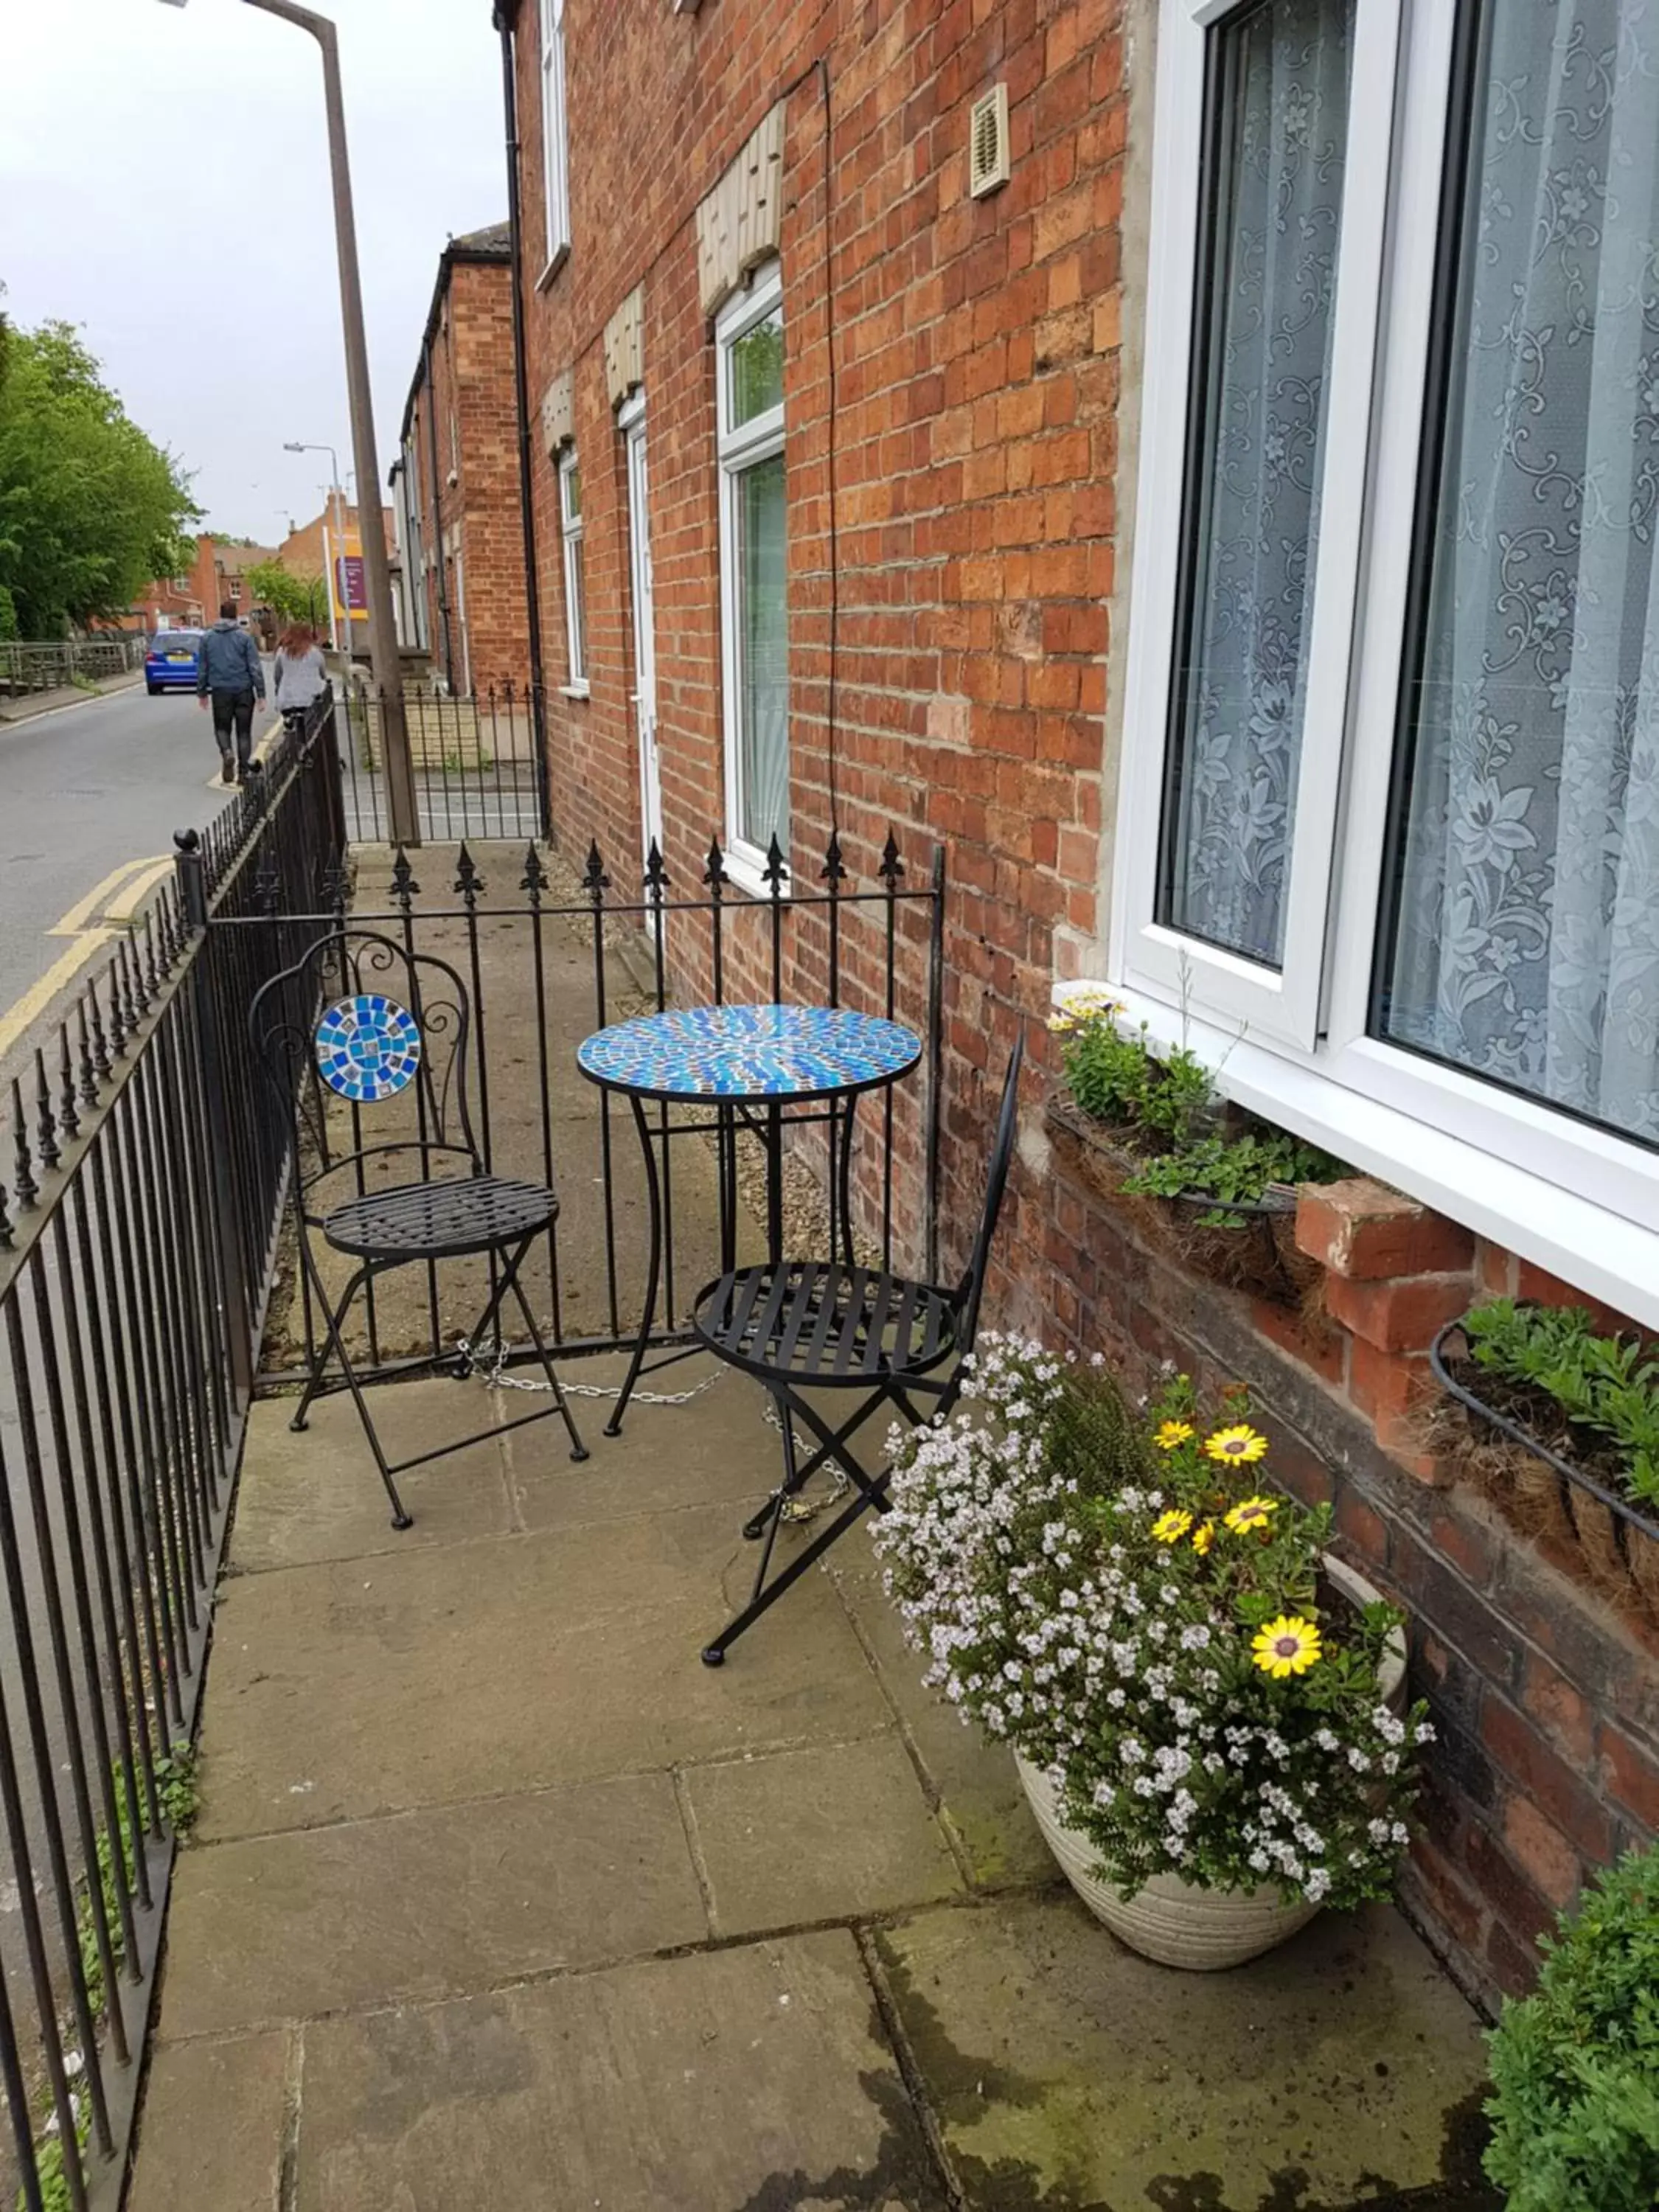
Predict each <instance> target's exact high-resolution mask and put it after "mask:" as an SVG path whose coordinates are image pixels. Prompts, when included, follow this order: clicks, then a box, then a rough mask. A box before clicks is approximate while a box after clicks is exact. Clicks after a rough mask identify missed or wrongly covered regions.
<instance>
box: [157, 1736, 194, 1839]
mask: <svg viewBox="0 0 1659 2212" xmlns="http://www.w3.org/2000/svg"><path fill="white" fill-rule="evenodd" d="M199 1764H200V1754H199V1753H197V1748H196V1746H195V1745H194V1744H193V1743H191V1742H190V1741H188V1740H187V1739H185V1738H183V1737H181V1738H180V1739H179V1741H178V1742H177V1743H175V1744H174V1745H173V1747H172V1749H171V1750H170V1751H169V1752H168V1753H167V1757H166V1758H165V1759H157V1760H156V1762H155V1795H156V1798H157V1800H158V1801H159V1802H160V1804H161V1817H162V1819H163V1820H165V1821H166V1822H167V1826H168V1827H170V1828H171V1829H172V1831H173V1834H174V1835H175V1836H176V1837H177V1838H178V1839H179V1842H180V1843H181V1844H182V1843H184V1842H185V1840H186V1838H188V1837H189V1834H190V1832H191V1829H192V1828H193V1827H194V1826H195V1825H196V1815H197V1812H198V1811H199V1810H200V1809H201V1802H202V1791H201V1781H200V1778H199V1773H198V1767H199Z"/></svg>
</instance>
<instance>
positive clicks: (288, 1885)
mask: <svg viewBox="0 0 1659 2212" xmlns="http://www.w3.org/2000/svg"><path fill="white" fill-rule="evenodd" d="M706 1936H708V1923H707V1920H706V1918H705V1916H704V1912H703V1906H702V1893H701V1892H700V1890H699V1888H698V1886H697V1878H696V1869H695V1868H694V1866H693V1863H692V1859H691V1854H690V1848H689V1846H688V1844H687V1842H686V1837H685V1830H684V1824H683V1823H682V1821H681V1819H680V1814H679V1809H678V1805H677V1804H676V1802H675V1797H674V1785H673V1783H672V1781H671V1778H669V1777H668V1776H667V1775H665V1774H655V1775H639V1776H634V1777H629V1778H624V1779H620V1780H617V1781H611V1782H599V1783H593V1784H588V1785H586V1786H585V1787H582V1788H579V1789H574V1790H551V1791H549V1792H547V1793H545V1794H544V1795H539V1796H532V1797H508V1798H497V1799H490V1800H488V1801H486V1802H483V1803H481V1804H472V1805H459V1806H452V1807H447V1808H442V1809H441V1810H437V1811H427V1812H420V1813H406V1814H397V1815H394V1816H392V1818H389V1819H386V1820H367V1821H356V1822H352V1823H350V1824H349V1825H347V1826H339V1827H332V1828H322V1829H311V1830H307V1831H303V1832H300V1833H298V1834H292V1835H283V1836H267V1837H260V1838H254V1839H252V1840H250V1841H247V1842H244V1843H227V1844H205V1845H197V1846H196V1847H194V1848H192V1849H191V1850H189V1851H187V1852H186V1853H185V1854H184V1856H183V1857H182V1858H181V1859H180V1861H179V1870H178V1875H177V1884H176V1887H175V1889H174V1892H173V1904H172V1906H171V1917H170V1920H169V1933H168V1956H169V1965H168V1969H167V1985H166V1996H165V2002H164V2004H163V2008H162V2015H161V2033H162V2034H163V2035H164V2036H169V2037H172V2036H188V2035H197V2034H202V2033H208V2032H211V2031H215V2030H222V2029H226V2028H231V2027H252V2026H256V2025H260V2024H263V2023H265V2022H269V2021H276V2020H283V2019H302V2018H305V2017H307V2016H312V2015H318V2014H320V2013H325V2012H331V2011H337V2010H338V2009H340V2008H342V2007H347V2006H362V2005H374V2004H384V2003H387V2002H393V2001H397V2000H402V1999H407V1998H411V1997H446V1996H463V1995H465V1994H466V1993H467V1992H468V1991H470V1990H482V1989H489V1988H490V1987H492V1986H495V1985H496V1984H500V1983H501V1982H504V1981H507V1980H509V1979H511V1978H514V1977H516V1976H520V1975H524V1974H529V1973H538V1972H551V1971H554V1970H556V1969H568V1968H571V1967H577V1966H592V1965H594V1964H597V1963H599V1962H600V1961H606V1960H614V1959H624V1958H632V1957H639V1956H642V1955H643V1954H647V1953H649V1952H653V1951H665V1950H671V1949H674V1948H678V1947H679V1946H682V1945H685V1944H689V1943H695V1942H701V1941H702V1940H703V1939H704V1938H705V1937H706Z"/></svg>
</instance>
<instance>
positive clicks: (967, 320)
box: [518, 0, 1126, 1253]
mask: <svg viewBox="0 0 1659 2212" xmlns="http://www.w3.org/2000/svg"><path fill="white" fill-rule="evenodd" d="M1118 15H1119V7H1118V4H1117V0H882V4H880V5H874V4H871V0H830V4H829V5H828V6H826V7H824V8H823V9H810V10H809V9H799V8H780V7H777V6H775V4H771V0H720V4H719V5H717V6H715V7H712V8H707V9H704V10H703V11H702V14H701V15H685V16H673V15H669V14H668V13H667V11H666V10H665V8H664V7H663V6H662V5H660V4H659V0H618V4H617V5H615V6H612V7H607V8H603V9H600V8H582V9H571V10H570V11H569V15H568V19H567V76H568V101H569V114H570V117H571V122H572V128H571V134H570V191H571V229H572V241H573V242H572V250H571V252H570V255H569V258H568V261H567V262H566V264H564V266H563V267H562V269H561V270H559V271H558V272H557V273H556V275H554V276H552V277H551V278H550V280H549V281H548V282H547V283H546V284H545V286H544V288H543V289H535V287H536V280H537V278H538V276H540V275H541V263H542V258H543V256H542V240H543V238H544V215H543V204H542V188H541V174H542V154H541V116H540V91H539V76H538V55H537V52H536V27H535V13H534V11H533V10H532V9H529V8H523V9H520V15H519V55H518V94H519V100H520V137H521V141H522V144H523V149H524V154H523V167H522V181H523V190H524V229H525V236H526V248H527V259H526V268H525V269H524V270H522V271H521V272H520V273H521V278H522V280H523V282H524V283H525V288H526V307H527V317H528V343H529V366H530V382H531V392H532V404H539V402H540V399H541V396H542V394H543V392H544V391H545V389H546V387H547V386H548V384H549V382H550V380H551V379H552V378H553V377H554V376H555V375H556V374H557V373H559V372H560V371H562V370H563V369H565V368H573V369H574V406H575V426H576V444H577V449H578V454H579V457H580V463H581V467H582V474H583V483H584V495H585V504H586V575H587V598H588V610H589V611H588V640H587V647H588V661H589V672H590V678H591V684H592V690H591V696H589V697H588V698H586V700H580V701H572V700H566V699H564V698H562V697H560V696H557V695H556V696H555V697H554V699H553V702H552V705H553V712H552V716H551V720H552V732H551V781H552V789H553V799H554V808H555V812H556V817H557V821H558V825H559V829H560V834H561V836H562V837H563V838H564V839H565V840H566V841H567V842H570V843H572V844H574V845H575V846H577V847H579V848H580V847H581V846H585V844H586V841H587V840H588V839H589V838H590V837H595V838H597V839H598V840H599V844H600V846H601V848H602V850H603V852H604V854H605V856H606V858H607V860H608V861H609V862H610V863H611V868H612V872H613V873H615V874H617V875H618V877H620V876H621V875H622V874H623V872H625V871H626V870H627V869H628V868H629V866H635V865H636V862H635V855H636V854H638V852H639V846H640V829H639V796H638V769H637V763H636V757H635V737H634V732H633V726H632V721H631V716H630V711H629V692H630V690H631V689H632V682H633V677H632V652H631V647H630V639H629V593H628V584H627V536H626V530H627V522H626V506H625V500H626V489H625V481H624V471H623V451H622V444H621V441H620V439H619V438H618V437H617V433H616V430H615V427H614V422H613V418H612V414H611V406H610V404H609V399H608V396H607V392H606V389H605V368H604V362H603V353H602V336H603V331H604V328H605V323H606V321H607V319H609V317H610V316H611V314H612V313H613V312H614V311H615V309H616V308H617V306H618V304H619V303H620V302H621V301H623V298H624V297H625V296H626V295H627V294H628V293H629V291H630V290H631V289H632V288H633V287H634V286H635V284H641V285H642V287H643V297H644V354H645V389H646V393H647V424H648V432H647V435H648V440H649V459H650V469H651V477H652V513H651V527H652V532H653V553H654V574H655V584H656V618H657V659H658V668H659V679H658V690H659V717H660V729H659V742H660V746H661V753H662V781H663V805H664V812H665V821H666V823H667V836H666V841H667V860H668V866H669V870H670V873H671V878H673V879H674V881H675V882H676V883H677V884H680V885H684V886H691V885H695V884H696V882H697V880H698V878H699V877H700V875H701V873H702V866H703V857H704V853H705V850H706V848H707V844H708V836H709V834H710V832H711V830H713V829H716V828H718V827H719V826H720V824H721V823H722V821H723V812H724V808H723V795H722V749H721V734H720V617H719V593H718V568H717V561H716V483H715V433H714V349H713V345H712V343H711V341H710V336H709V332H708V326H707V324H706V321H705V319H704V317H703V314H702V309H701V307H700V305H699V301H698V292H697V276H696V233H695V213H696V206H697V204H698V202H699V201H700V200H701V199H702V197H703V196H704V195H705V194H706V193H708V191H711V190H712V189H713V188H714V185H716V183H717V182H718V180H719V179H720V174H721V173H722V171H723V170H724V169H725V168H726V165H727V164H728V163H729V162H730V161H732V158H733V157H734V156H735V155H737V154H738V151H739V149H741V148H742V146H743V145H744V142H745V141H746V139H747V138H748V137H749V135H750V132H751V131H753V130H754V128H755V127H756V125H757V123H758V122H759V121H760V119H761V118H762V117H763V115H764V114H765V113H766V112H767V111H768V110H769V108H770V107H771V106H772V105H773V103H774V102H775V100H778V99H779V98H780V96H781V95H782V94H785V93H786V91H787V92H788V98H787V131H786V146H785V163H784V178H783V194H782V205H783V215H782V239H781V266H782V272H783V285H784V293H783V303H784V317H785V330H786V350H787V362H786V370H785V404H786V416H787V454H786V459H787V471H788V486H789V492H788V496H789V535H790V554H789V562H790V568H789V615H790V659H791V679H792V738H793V789H792V793H791V810H792V817H793V824H794V838H795V847H796V853H795V857H796V860H797V862H798V865H799V867H800V869H801V871H802V872H803V873H804V874H805V876H806V877H808V878H811V876H813V875H815V873H816V871H817V866H818V865H819V863H818V860H817V857H816V856H817V854H821V853H822V850H823V842H824V839H825V836H826V835H827V831H828V828H829V774H828V762H827V746H826V740H827V736H828V698H829V683H828V678H829V652H828V646H829V599H830V573H829V527H828V525H829V506H828V493H829V424H828V359H827V350H826V343H825V339H826V327H827V321H828V318H827V314H826V286H828V288H829V296H830V298H831V299H832V300H833V307H834V319H835V325H836V334H835V346H836V367H837V369H838V392H837V398H838V402H839V406H838V422H837V426H836V484H837V504H836V514H837V520H838V524H839V548H838V550H839V576H838V590H839V601H840V617H839V625H838V639H839V653H838V658H837V665H836V672H837V677H838V683H837V699H836V703H837V724H838V738H837V755H838V772H837V784H838V796H839V802H840V805H839V814H840V823H841V831H842V840H843V842H844V843H845V845H846V847H847V849H848V860H849V864H850V865H851V866H852V868H853V870H854V874H855V876H856V877H858V878H860V880H862V881H866V882H867V881H869V880H870V879H871V878H872V875H873V871H874V865H875V860H876V857H877V854H878V851H879V848H880V846H881V844H882V842H883V840H884V838H885V836H886V835H887V831H888V828H889V826H890V823H896V825H897V827H898V829H899V832H900V836H901V839H902V842H904V843H905V846H906V848H907V851H908V853H909V854H910V857H911V860H912V865H913V866H915V865H916V864H917V863H918V861H921V862H923V863H924V864H925V850H926V848H927V845H928V844H929V843H930V842H932V841H933V840H934V839H941V840H944V841H946V842H948V844H949V847H950V854H951V860H950V872H951V890H950V922H951V974H950V977H949V982H948V988H947V994H946V1019H947V1022H948V1024H949V1054H948V1060H947V1067H946V1080H945V1095H946V1101H947V1115H948V1120H949V1127H950V1128H951V1133H952V1134H953V1136H955V1137H957V1138H959V1139H960V1142H958V1143H955V1144H951V1145H947V1146H946V1148H945V1194H944V1195H945V1221H946V1229H947V1237H946V1243H947V1249H948V1250H949V1251H951V1252H952V1253H959V1252H960V1250H961V1249H962V1245H963V1241H964V1238H965V1233H966V1226H967V1225H968V1224H969V1222H970V1220H971V1218H972V1216H973V1214H974V1212H975V1210H976V1207H977V1202H978V1185H979V1178H980V1174H981V1160H982V1156H983V1146H984V1137H985V1131H986V1128H987V1124H988V1122H989V1121H990V1119H991V1118H992V1115H994V1096H995V1092H996V1091H997V1089H998V1088H999V1086H1000V1075H1001V1066H1002V1060H1003V1057H1004V1055H1005V1054H1006V1051H1007V1049H1008V1047H1009V1044H1010V1042H1012V1032H1013V1028H1014V1025H1015V1022H1016V1018H1017V1017H1016V1015H1015V1013H1014V1012H1013V1010H1014V1009H1015V1008H1019V1009H1021V1010H1023V1012H1024V1013H1025V1014H1026V1015H1028V1016H1030V1015H1031V1014H1033V1013H1034V1012H1036V1010H1038V1009H1040V1008H1042V1006H1044V1005H1045V1004H1046V1000H1047V996H1048V987H1049V981H1050V977H1051V974H1052V969H1053V955H1052V937H1053V930H1054V924H1055V923H1056V921H1066V922H1068V923H1069V924H1070V925H1071V926H1073V927H1075V928H1078V929H1080V930H1084V931H1089V930H1091V929H1092V927H1093V924H1094V919H1095V884H1096V880H1097V850H1096V842H1097V829H1098V826H1099V821H1100V787H1101V779H1102V765H1103V764H1102V731H1101V722H1100V713H1101V708H1102V704H1103V687H1104V670H1103V653H1104V648H1105V645H1106V632H1107V617H1106V611H1105V600H1106V597H1107V594H1108V592H1109V590H1110V587H1111V584H1112V556H1113V530H1114V498H1113V489H1112V484H1113V471H1114V467H1115V452H1116V410H1117V398H1118V360H1117V353H1118V327H1119V314H1118V309H1117V290H1116V288H1117V284H1118V276H1119V258H1120V244H1119V235H1118V211H1119V204H1120V199H1121V166H1122V157H1123V149H1124V141H1125V112H1126V93H1125V88H1124V78H1123V64H1122V48H1121V39H1120V37H1119V27H1118ZM820 58H821V59H822V60H823V62H824V63H825V64H826V65H827V70H828V76H829V99H830V107H831V128H830V138H829V191H828V196H827V197H828V207H829V240H828V241H826V238H825V209H826V192H825V182H824V160H825V148H824V129H825V114H824V105H823V88H822V86H821V83H820V81H819V77H818V75H817V71H816V69H815V66H814V65H815V64H817V62H818V61H819V60H820ZM999 81H1001V82H1006V86H1007V88H1008V96H1009V105H1010V118H1011V137H1012V181H1011V182H1010V184H1009V185H1008V186H1007V187H1006V189H1005V190H1004V191H1000V192H999V193H997V194H995V195H994V196H993V197H990V198H988V199H985V200H981V201H977V202H975V201H973V200H970V199H969V197H968V196H967V191H966V181H967V174H966V164H967V137H968V116H969V106H970V104H971V102H972V100H973V99H974V98H975V95H977V94H980V93H981V92H982V91H984V90H986V89H987V88H989V87H990V86H991V85H992V84H994V83H995V82H999ZM792 86H793V90H789V89H788V88H790V87H792ZM826 243H827V244H828V246H829V268H828V270H826ZM540 442H541V441H539V439H538V447H539V446H540ZM536 499H537V511H538V534H539V543H540V545H541V548H542V560H541V580H542V592H543V603H544V625H545V629H546V635H547V661H548V670H549V677H550V682H554V683H556V682H557V680H558V678H559V676H560V673H561V671H562V667H563V663H564V647H563V637H564V616H563V604H562V568H561V563H560V560H559V557H558V549H559V538H558V532H557V522H556V513H557V510H556V486H555V483H554V477H553V469H552V464H551V462H550V459H549V457H548V456H547V455H546V453H544V452H540V451H538V458H537V472H536Z"/></svg>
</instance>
